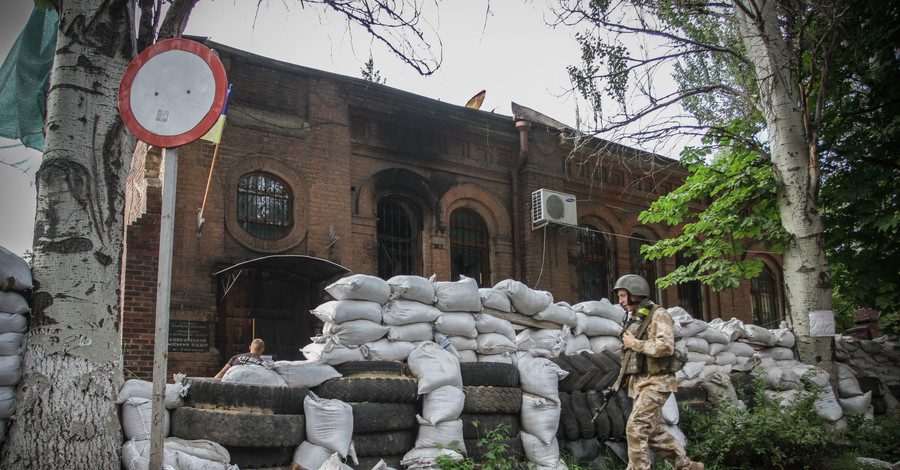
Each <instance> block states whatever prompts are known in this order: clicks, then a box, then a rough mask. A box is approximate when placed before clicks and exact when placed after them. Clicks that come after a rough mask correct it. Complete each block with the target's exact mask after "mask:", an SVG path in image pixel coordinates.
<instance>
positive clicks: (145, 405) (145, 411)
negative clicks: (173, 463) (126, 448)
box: [122, 398, 169, 440]
mask: <svg viewBox="0 0 900 470" xmlns="http://www.w3.org/2000/svg"><path fill="white" fill-rule="evenodd" d="M152 418H153V402H152V401H150V400H148V399H146V398H129V399H128V400H126V401H125V403H123V404H122V432H123V433H124V434H125V439H137V440H144V439H150V423H151V420H152ZM162 428H163V436H168V435H169V412H168V411H163V413H162Z"/></svg>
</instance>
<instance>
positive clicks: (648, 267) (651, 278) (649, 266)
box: [628, 233, 656, 298]
mask: <svg viewBox="0 0 900 470" xmlns="http://www.w3.org/2000/svg"><path fill="white" fill-rule="evenodd" d="M650 243H652V242H651V241H649V240H647V237H645V236H643V235H641V234H640V233H632V234H631V238H629V239H628V259H629V261H630V262H631V274H637V275H638V276H641V277H643V278H644V279H646V280H647V283H648V284H650V297H651V298H654V297H656V296H655V295H654V293H655V292H656V266H655V265H654V264H653V261H650V260H648V259H647V258H645V257H644V255H643V254H641V247H642V246H644V245H649V244H650Z"/></svg>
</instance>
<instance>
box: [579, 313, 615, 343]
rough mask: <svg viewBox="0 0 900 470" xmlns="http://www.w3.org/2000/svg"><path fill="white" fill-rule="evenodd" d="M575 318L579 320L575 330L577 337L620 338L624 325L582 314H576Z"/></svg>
mask: <svg viewBox="0 0 900 470" xmlns="http://www.w3.org/2000/svg"><path fill="white" fill-rule="evenodd" d="M575 317H576V319H577V323H576V324H575V330H574V333H575V334H576V335H580V334H585V335H588V336H616V337H618V336H619V335H620V334H621V333H622V324H621V323H617V322H615V321H613V320H610V319H609V318H604V317H599V316H592V315H588V314H586V313H582V312H576V313H575Z"/></svg>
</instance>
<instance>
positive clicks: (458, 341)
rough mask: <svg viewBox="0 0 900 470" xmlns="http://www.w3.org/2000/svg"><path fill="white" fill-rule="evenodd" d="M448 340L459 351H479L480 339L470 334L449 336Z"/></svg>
mask: <svg viewBox="0 0 900 470" xmlns="http://www.w3.org/2000/svg"><path fill="white" fill-rule="evenodd" d="M447 339H448V340H450V343H451V344H453V346H454V347H455V348H456V350H457V351H476V352H477V351H478V339H477V338H469V337H468V336H448V337H447Z"/></svg>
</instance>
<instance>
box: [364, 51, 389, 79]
mask: <svg viewBox="0 0 900 470" xmlns="http://www.w3.org/2000/svg"><path fill="white" fill-rule="evenodd" d="M359 72H360V73H361V74H362V78H363V79H364V80H368V81H370V82H374V83H380V84H382V85H385V84H387V79H386V78H384V77H382V76H381V72H380V71H378V70H376V69H375V59H373V58H372V54H369V60H368V61H366V63H365V65H364V66H363V68H361V69H359Z"/></svg>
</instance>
